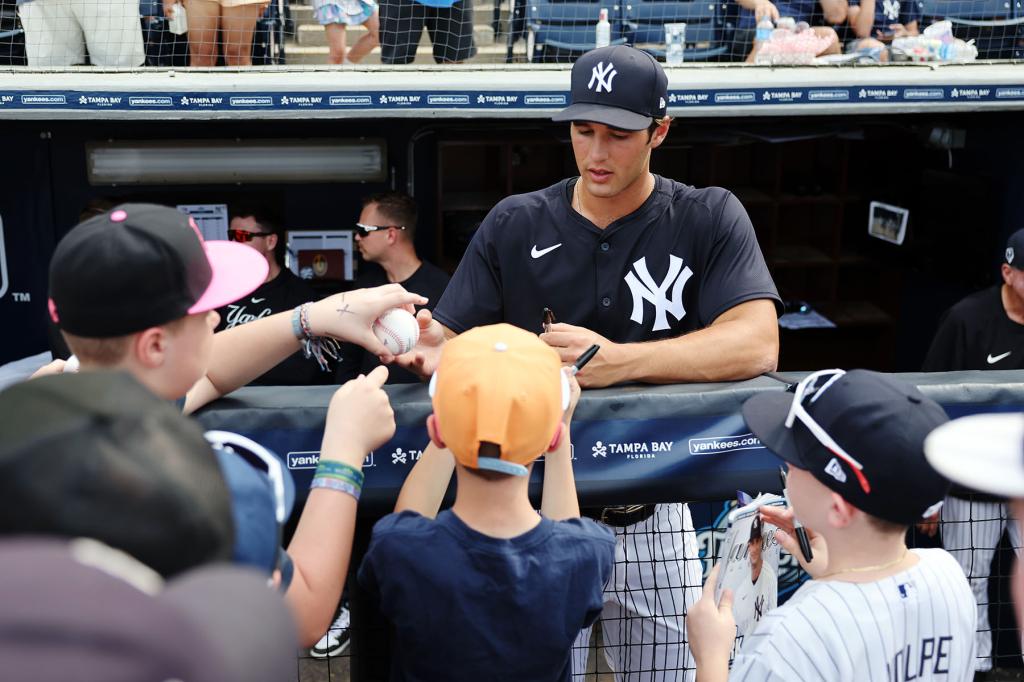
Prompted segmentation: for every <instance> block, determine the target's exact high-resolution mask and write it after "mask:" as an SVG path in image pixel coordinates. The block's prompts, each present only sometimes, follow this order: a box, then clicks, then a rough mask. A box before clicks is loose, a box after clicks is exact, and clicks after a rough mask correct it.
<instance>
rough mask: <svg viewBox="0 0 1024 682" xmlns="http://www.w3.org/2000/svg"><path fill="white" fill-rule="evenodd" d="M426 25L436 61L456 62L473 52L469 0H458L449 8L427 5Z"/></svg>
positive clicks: (471, 14)
mask: <svg viewBox="0 0 1024 682" xmlns="http://www.w3.org/2000/svg"><path fill="white" fill-rule="evenodd" d="M426 26H427V33H429V34H430V42H431V43H433V44H434V61H435V62H437V63H438V64H459V63H461V62H464V61H466V60H467V59H470V58H472V57H474V56H475V55H476V44H475V43H474V41H473V5H472V3H471V0H458V1H457V2H456V3H455V4H453V5H452V6H451V7H431V8H429V9H428V10H427V18H426Z"/></svg>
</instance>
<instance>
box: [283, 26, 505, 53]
mask: <svg viewBox="0 0 1024 682" xmlns="http://www.w3.org/2000/svg"><path fill="white" fill-rule="evenodd" d="M295 33H296V36H295V42H296V43H298V44H299V45H301V46H303V47H322V46H326V45H327V32H326V31H325V30H324V27H323V26H321V25H320V24H317V23H315V22H314V23H312V24H304V25H301V26H297V27H296V29H295ZM365 34H366V29H365V28H363V27H362V26H349V27H347V29H346V31H345V44H346V45H347V46H352V45H355V43H356V41H357V40H359V39H360V38H361V37H363V36H364V35H365ZM473 38H474V40H475V41H476V45H477V47H478V48H480V47H484V46H487V45H493V44H494V29H493V28H491V26H490V24H476V25H474V26H473ZM419 44H420V45H426V46H428V47H429V46H430V45H431V42H430V36H429V35H428V34H427V32H426V31H423V33H422V34H421V35H420V43H419Z"/></svg>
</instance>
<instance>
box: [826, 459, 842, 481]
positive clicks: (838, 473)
mask: <svg viewBox="0 0 1024 682" xmlns="http://www.w3.org/2000/svg"><path fill="white" fill-rule="evenodd" d="M825 473H826V474H828V475H829V476H831V477H832V478H834V479H836V480H837V481H839V482H840V483H846V472H845V471H843V467H841V466H839V460H837V459H836V458H835V457H833V458H832V459H830V460H829V462H828V464H826V465H825Z"/></svg>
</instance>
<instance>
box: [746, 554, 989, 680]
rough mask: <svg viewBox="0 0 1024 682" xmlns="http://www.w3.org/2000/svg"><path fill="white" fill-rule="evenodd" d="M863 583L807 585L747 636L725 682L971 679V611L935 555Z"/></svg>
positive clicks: (953, 571) (952, 572)
mask: <svg viewBox="0 0 1024 682" xmlns="http://www.w3.org/2000/svg"><path fill="white" fill-rule="evenodd" d="M913 552H914V553H915V554H917V556H918V557H919V558H920V561H919V562H918V563H917V564H916V565H914V566H913V567H911V568H909V569H908V570H906V571H902V572H900V573H897V574H895V575H893V576H890V577H888V578H883V579H882V580H877V581H874V582H870V583H860V584H857V583H848V582H838V581H834V580H832V581H828V580H824V581H818V580H812V581H810V582H808V583H806V584H805V585H804V586H803V587H801V588H800V589H799V590H798V591H797V592H796V594H794V595H793V597H792V598H790V600H789V601H788V602H787V603H786V604H784V605H783V606H781V607H779V608H778V609H776V610H775V611H772V612H771V613H770V614H768V615H767V616H765V617H764V620H762V621H761V623H760V625H759V626H758V627H757V628H756V629H755V630H754V632H752V633H751V634H749V635H747V636H746V638H745V640H744V642H743V645H742V648H741V649H740V652H739V655H737V657H736V660H735V662H734V664H733V668H732V673H731V674H730V675H729V679H730V680H732V681H733V682H759V681H761V680H778V681H779V682H782V681H786V682H789V681H791V680H822V681H827V682H838V681H840V680H843V681H849V682H883V681H887V682H903V681H904V680H920V681H921V682H924V681H925V680H944V681H948V682H963V681H969V680H972V679H974V641H975V638H974V629H975V623H976V621H977V608H976V606H975V603H974V596H973V594H972V593H971V588H970V587H969V586H968V584H967V579H966V578H965V577H964V573H963V570H962V569H961V568H960V565H959V564H957V562H956V561H955V560H954V559H953V557H952V556H950V555H949V554H948V553H946V551H945V550H941V549H915V550H913Z"/></svg>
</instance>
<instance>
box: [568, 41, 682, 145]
mask: <svg viewBox="0 0 1024 682" xmlns="http://www.w3.org/2000/svg"><path fill="white" fill-rule="evenodd" d="M667 107H668V76H666V75H665V70H664V69H662V68H661V65H660V64H659V63H658V62H657V60H655V59H654V57H652V56H651V55H649V54H647V53H646V52H643V51H642V50H637V49H635V48H632V47H629V46H628V45H616V46H614V47H600V48H598V49H596V50H591V51H590V52H587V53H586V54H584V55H583V56H581V57H580V58H579V59H577V60H576V63H575V64H573V67H572V104H571V105H570V106H569V107H567V108H566V109H563V110H562V111H560V112H559V113H558V114H555V116H553V117H552V120H554V121H589V122H593V123H603V124H605V125H608V126H611V127H613V128H620V129H622V130H645V129H646V128H647V127H648V126H650V125H651V122H652V121H653V120H654V119H658V118H663V117H664V116H665V114H666V112H667Z"/></svg>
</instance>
